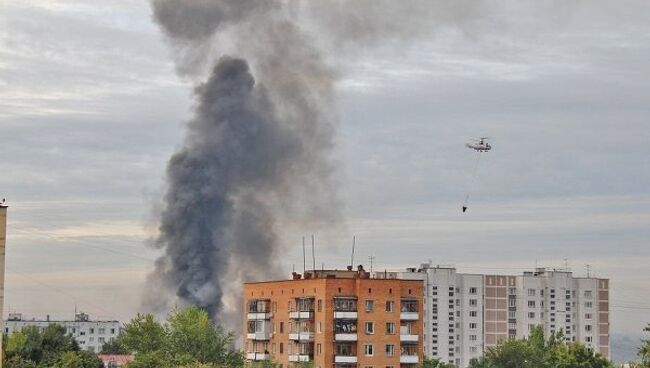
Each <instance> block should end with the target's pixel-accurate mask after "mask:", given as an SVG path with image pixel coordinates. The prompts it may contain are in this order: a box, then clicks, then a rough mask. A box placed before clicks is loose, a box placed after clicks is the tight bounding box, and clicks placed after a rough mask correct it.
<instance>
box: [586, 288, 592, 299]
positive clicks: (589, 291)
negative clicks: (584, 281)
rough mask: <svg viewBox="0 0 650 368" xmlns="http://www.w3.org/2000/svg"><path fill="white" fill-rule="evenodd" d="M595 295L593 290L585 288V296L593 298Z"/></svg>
mask: <svg viewBox="0 0 650 368" xmlns="http://www.w3.org/2000/svg"><path fill="white" fill-rule="evenodd" d="M592 297H593V294H592V292H591V290H585V298H586V299H591V298H592Z"/></svg>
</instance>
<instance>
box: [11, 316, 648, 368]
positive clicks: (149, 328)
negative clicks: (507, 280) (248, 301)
mask: <svg viewBox="0 0 650 368" xmlns="http://www.w3.org/2000/svg"><path fill="white" fill-rule="evenodd" d="M644 331H645V332H647V333H650V324H649V325H648V326H647V327H646V328H645V329H644ZM234 338H235V337H234V334H233V333H232V332H231V331H226V330H224V329H223V328H221V327H220V326H217V325H215V324H214V323H213V322H212V321H211V320H210V318H209V316H208V314H207V312H206V311H204V310H202V309H199V308H197V307H187V308H185V309H177V310H174V311H172V312H171V313H170V314H169V316H168V317H167V319H166V320H165V321H163V322H158V321H156V320H155V318H154V316H153V315H151V314H138V315H137V316H136V317H135V318H133V319H132V320H131V321H130V322H128V323H126V324H125V325H124V327H123V329H122V331H121V333H120V335H119V336H118V337H117V339H115V340H113V341H110V342H107V343H106V344H104V346H103V348H102V352H101V353H103V354H132V355H134V360H133V361H132V362H131V363H129V364H128V368H239V367H244V359H243V353H242V352H241V351H238V350H237V349H235V347H234V346H235V345H234ZM3 341H4V343H3V346H2V348H3V351H4V367H6V368H45V367H47V368H101V367H103V365H102V362H101V360H100V359H99V358H98V357H97V355H96V354H95V353H93V352H90V351H85V350H82V349H80V348H79V345H78V344H77V342H76V341H75V339H74V338H73V337H72V336H71V335H70V334H66V331H65V328H63V327H61V326H58V325H50V326H48V327H46V328H38V327H27V328H24V329H23V330H22V331H19V332H15V333H13V334H12V335H11V336H7V337H5V339H4V340H3ZM638 355H639V361H638V362H635V363H631V367H633V368H650V339H645V340H642V341H641V346H640V347H639V350H638ZM250 366H251V367H252V368H273V367H276V366H277V365H276V364H274V363H273V362H269V361H267V362H255V363H253V364H252V365H250ZM294 367H296V368H309V367H313V364H311V363H309V362H304V363H298V364H297V365H295V366H294ZM469 367H470V368H612V367H614V365H613V363H612V362H611V361H609V360H608V359H607V358H606V357H603V356H602V355H600V354H598V353H595V352H594V351H593V350H591V349H589V348H587V347H586V346H584V345H582V344H580V343H577V342H566V341H565V339H564V337H563V336H562V335H561V334H560V333H558V334H553V335H551V336H548V337H546V336H544V332H543V330H542V328H541V327H536V328H534V329H533V330H532V331H531V333H530V335H529V337H528V338H525V339H509V340H506V341H502V342H500V343H499V344H498V345H497V346H495V347H492V348H490V349H488V350H487V351H486V353H485V355H484V357H482V358H480V359H474V360H472V361H471V362H470V366H469ZM420 368H454V365H452V364H449V363H445V362H442V361H440V360H438V359H430V358H425V359H424V361H423V362H422V363H421V364H420Z"/></svg>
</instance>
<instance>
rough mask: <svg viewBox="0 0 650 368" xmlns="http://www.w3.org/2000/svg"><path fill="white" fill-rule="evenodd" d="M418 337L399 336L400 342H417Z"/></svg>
mask: <svg viewBox="0 0 650 368" xmlns="http://www.w3.org/2000/svg"><path fill="white" fill-rule="evenodd" d="M418 337H419V336H418V335H407V334H404V335H399V341H400V342H418Z"/></svg>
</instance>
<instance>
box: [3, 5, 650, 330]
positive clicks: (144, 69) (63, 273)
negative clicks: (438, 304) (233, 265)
mask: <svg viewBox="0 0 650 368" xmlns="http://www.w3.org/2000/svg"><path fill="white" fill-rule="evenodd" d="M461 3H462V4H459V5H458V6H456V7H454V8H453V9H445V10H444V11H442V10H441V13H442V14H443V16H441V17H440V19H433V20H432V24H431V25H422V26H421V27H417V28H416V31H413V30H408V35H400V36H399V37H393V36H386V39H385V40H382V42H381V43H379V44H378V45H375V44H373V45H363V44H362V45H358V44H351V45H349V46H342V47H340V48H336V42H343V43H345V42H344V41H345V34H342V35H337V37H341V39H338V38H336V37H332V38H323V39H322V40H321V41H320V42H317V44H316V45H315V47H317V48H319V49H321V50H324V51H323V55H324V57H323V58H324V63H325V64H326V65H327V66H328V67H329V68H331V70H332V75H333V76H335V77H333V81H332V82H333V83H334V96H333V99H334V105H335V110H334V111H329V113H330V114H331V115H332V116H333V117H335V118H336V119H337V121H336V122H335V124H334V126H335V127H336V132H335V134H334V135H333V143H334V146H333V148H332V149H331V155H332V156H331V157H330V156H328V162H330V161H329V160H331V163H332V167H333V171H332V173H331V177H328V178H330V179H331V180H332V185H333V186H335V187H336V191H337V195H336V196H335V198H336V201H337V203H336V205H337V206H338V207H337V208H340V211H341V215H340V216H331V217H329V218H328V219H327V220H323V219H318V220H316V219H315V220H313V221H305V220H301V221H295V222H292V221H291V218H290V216H287V214H286V213H285V214H284V217H283V219H282V221H281V223H280V224H281V226H279V228H278V229H276V231H277V235H278V237H279V238H278V240H277V242H278V243H279V244H280V245H281V247H282V250H283V253H282V259H280V260H279V263H280V271H282V273H283V275H286V276H287V277H288V276H289V274H290V272H291V271H292V269H294V268H295V269H299V270H302V267H303V254H302V248H301V241H302V237H303V236H306V237H308V239H310V237H311V235H312V234H314V236H315V243H316V246H315V249H316V255H315V257H316V262H315V263H316V264H317V266H318V267H317V268H320V267H321V266H324V267H325V268H344V267H345V266H346V265H347V264H348V263H349V258H350V247H351V241H352V236H353V235H354V236H356V256H355V257H356V259H357V260H358V262H356V263H363V264H365V265H366V268H369V267H370V261H369V257H372V260H373V261H372V262H373V268H374V270H375V271H377V270H384V269H387V270H401V269H404V268H406V267H417V266H418V265H419V264H420V263H423V262H427V261H429V260H430V261H431V262H432V264H440V265H453V266H455V267H456V268H458V270H459V271H461V272H477V273H499V274H504V273H505V274H512V275H519V274H521V273H522V272H523V271H524V270H531V269H533V268H535V267H536V266H537V267H549V268H558V269H564V268H565V267H567V266H568V267H569V268H570V269H571V270H572V271H573V272H574V273H575V274H576V275H579V276H583V275H586V274H587V272H589V273H590V275H596V276H598V277H603V278H609V279H610V280H611V331H612V333H613V334H622V335H634V336H636V335H638V334H639V333H640V331H641V329H642V327H643V326H645V325H646V324H647V323H648V322H649V320H648V315H649V313H648V312H649V311H650V296H649V295H650V289H649V288H650V287H649V286H648V285H650V271H649V268H648V264H650V247H648V242H649V241H650V227H649V226H648V224H649V223H650V206H649V204H650V163H649V161H648V157H649V156H650V145H649V144H648V142H650V124H649V123H648V115H649V114H648V113H649V112H650V111H649V110H650V105H649V104H648V100H649V98H650V46H649V45H650V24H649V23H648V22H647V14H648V13H649V11H650V4H649V3H647V2H642V1H622V2H616V3H610V2H604V1H595V2H580V3H575V4H566V3H564V2H551V3H534V2H504V3H499V4H491V5H481V6H480V7H478V6H470V5H469V3H468V2H461ZM442 8H443V7H441V9H442ZM391 11H394V9H391V8H388V9H381V8H379V9H373V10H372V11H371V13H370V14H366V16H369V17H375V18H378V19H384V20H385V24H386V25H391V24H394V23H395V22H408V21H409V13H408V12H404V13H401V12H398V13H395V14H394V16H396V17H398V18H397V19H392V20H391V13H390V12H391ZM326 16H327V14H324V15H323V17H326ZM310 17H311V18H310ZM314 17H316V15H315V14H314V13H309V14H308V15H306V16H305V18H304V19H303V20H302V21H303V22H305V24H307V26H309V25H310V24H312V23H313V24H312V26H313V28H311V30H312V32H317V31H319V30H321V31H322V28H319V25H318V22H316V21H314ZM399 17H403V19H400V18H399ZM320 21H322V22H327V21H328V20H327V19H325V20H323V19H320ZM310 22H312V23H310ZM380 24H382V23H380ZM317 39H318V38H317ZM319 40H320V39H319ZM405 40H406V41H405ZM224 42H225V41H224ZM170 43H172V42H171V41H169V40H168V39H166V38H165V36H164V35H163V33H162V32H161V30H160V27H159V26H158V25H157V24H156V22H155V21H154V18H153V16H152V9H151V6H150V4H148V3H147V2H142V1H130V0H116V1H111V2H110V3H109V2H85V1H72V0H70V1H46V2H31V3H28V2H22V1H6V2H3V4H2V5H0V86H1V87H2V88H0V139H1V143H0V157H1V158H2V159H0V173H2V174H1V175H0V196H1V197H6V198H7V201H8V204H9V206H10V209H9V211H10V212H9V217H8V219H9V220H8V234H7V250H6V252H7V259H6V286H5V308H4V313H5V317H6V315H7V313H8V312H10V311H18V312H22V313H23V314H24V315H26V316H34V317H42V316H44V315H46V314H50V315H53V316H61V317H66V316H67V317H71V316H72V314H73V313H74V311H75V308H78V309H81V310H83V311H85V312H87V313H89V314H91V315H92V316H94V317H97V318H109V319H118V320H123V321H126V320H128V319H129V318H131V317H132V316H133V315H134V314H135V313H137V312H139V311H141V310H142V309H143V308H144V307H143V295H145V294H146V293H147V289H148V284H147V282H146V277H147V275H149V274H151V272H153V271H154V260H156V259H157V258H158V257H159V256H160V255H161V251H160V250H159V249H157V248H155V247H153V246H152V243H154V239H156V238H157V237H158V235H159V234H158V233H157V226H158V221H159V219H158V218H159V217H160V213H161V208H162V205H161V203H162V200H161V198H162V197H163V195H164V193H165V190H166V187H165V185H166V184H165V180H166V179H165V175H166V170H167V169H166V167H167V163H168V161H169V159H170V157H171V156H172V155H173V154H174V153H175V152H177V151H178V150H179V149H181V148H182V147H183V144H184V136H185V130H186V122H188V121H190V120H191V119H192V118H193V107H194V106H195V105H196V102H195V101H194V99H193V98H194V97H193V92H192V91H193V88H194V86H195V85H196V82H197V80H202V79H204V78H205V77H206V76H207V74H208V73H207V72H206V71H205V70H207V69H209V68H204V69H205V70H203V69H202V70H201V71H200V72H197V73H195V74H194V75H181V76H179V74H177V71H178V64H175V63H174V58H173V57H172V53H173V51H171V49H172V48H170ZM226 43H227V42H226ZM229 47H232V46H229ZM334 51H336V52H334ZM253 74H254V71H253ZM478 136H490V137H491V140H490V142H491V144H492V146H493V149H492V150H491V151H490V152H489V153H486V154H484V156H483V158H482V159H481V160H482V162H481V166H480V167H479V170H478V173H477V177H476V181H475V184H474V185H473V189H472V196H471V198H470V201H469V209H468V211H467V212H466V213H462V212H461V206H462V204H463V199H464V198H465V196H466V194H467V192H468V190H469V188H470V186H471V181H472V172H473V170H474V164H475V152H473V151H472V150H469V149H467V148H466V147H465V143H466V142H467V141H468V140H469V139H471V138H475V137H478ZM303 194H304V193H303ZM312 194H313V195H314V196H316V195H318V194H321V193H312ZM305 200H306V199H305ZM298 202H300V201H298ZM315 218H316V217H315ZM244 272H245V270H244ZM256 272H257V273H259V274H262V275H263V274H264V273H265V272H264V270H256ZM274 276H275V274H274ZM229 291H231V290H228V289H226V290H225V298H224V299H225V303H226V304H227V303H228V302H231V303H234V301H236V300H237V297H234V296H229V294H228V292H229Z"/></svg>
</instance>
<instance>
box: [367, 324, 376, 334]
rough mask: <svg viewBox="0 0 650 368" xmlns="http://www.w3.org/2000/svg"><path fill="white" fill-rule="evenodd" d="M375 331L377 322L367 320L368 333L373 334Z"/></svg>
mask: <svg viewBox="0 0 650 368" xmlns="http://www.w3.org/2000/svg"><path fill="white" fill-rule="evenodd" d="M374 333H375V322H366V334H368V335H372V334H374Z"/></svg>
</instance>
